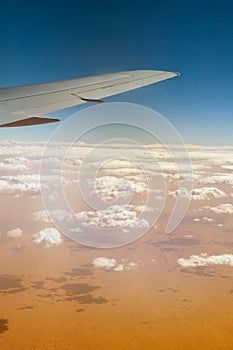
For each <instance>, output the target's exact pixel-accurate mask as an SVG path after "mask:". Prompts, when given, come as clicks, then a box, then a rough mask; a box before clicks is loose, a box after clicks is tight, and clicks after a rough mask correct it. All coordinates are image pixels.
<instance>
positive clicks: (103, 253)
mask: <svg viewBox="0 0 233 350" xmlns="http://www.w3.org/2000/svg"><path fill="white" fill-rule="evenodd" d="M3 146H4V145H3ZM16 148H17V149H16ZM2 150H5V149H4V147H2ZM212 151H213V150H211V149H208V148H207V149H198V148H197V147H195V146H193V147H191V151H190V153H192V157H193V159H194V160H193V162H194V164H199V165H200V168H199V169H197V170H196V171H194V173H195V174H199V175H200V177H199V178H198V179H195V181H194V188H203V187H206V186H207V187H217V188H218V189H219V190H221V191H223V192H224V193H225V194H226V195H225V196H221V195H219V197H216V198H212V197H211V196H212V195H211V194H209V196H210V198H208V196H207V197H206V198H204V199H203V198H202V199H193V200H192V201H191V205H190V207H189V210H188V212H187V214H186V216H185V218H184V220H183V221H182V223H181V224H180V225H179V227H178V228H177V229H176V230H175V231H174V232H172V233H171V234H166V233H164V226H165V224H166V222H167V218H168V216H169V205H167V206H166V207H165V210H164V212H163V215H162V217H161V218H160V219H159V221H158V224H157V227H153V228H151V229H150V230H149V232H147V233H146V234H145V235H144V236H143V237H142V238H141V239H138V240H137V241H135V242H134V243H132V244H129V245H126V246H123V247H120V248H112V249H93V248H88V247H84V246H81V245H78V244H77V243H75V242H72V241H70V240H69V239H67V238H65V237H64V236H62V241H61V242H58V243H57V244H56V243H55V244H47V245H49V246H45V245H44V244H42V243H43V242H41V243H38V244H37V243H35V241H33V240H32V236H33V235H35V234H36V233H38V232H39V231H40V230H43V229H44V228H45V227H51V226H52V225H51V223H48V222H47V223H46V222H45V221H43V220H42V219H41V220H35V213H36V212H38V211H40V210H43V205H42V203H41V199H40V195H39V193H38V192H37V191H36V190H35V191H34V192H33V191H31V192H30V191H28V190H23V189H22V188H20V190H19V189H16V190H15V192H14V193H13V192H12V193H11V192H10V191H9V190H6V187H2V191H1V193H2V194H1V198H0V212H1V227H0V233H1V236H0V262H1V263H0V349H3V350H12V349H17V350H27V349H28V350H29V349H38V350H39V349H41V350H42V349H43V350H44V349H61V350H62V349H67V350H69V349H70V350H71V349H72V350H73V349H80V350H89V349H93V350H94V349H95V350H98V349H113V350H118V349H121V350H137V349H138V350H139V349H168V350H182V349H187V348H188V349H201V350H215V349H216V350H221V349H224V350H225V349H231V348H233V333H232V324H233V274H232V272H233V260H232V261H231V260H227V262H226V261H224V262H223V263H220V261H222V260H221V259H222V256H223V255H224V254H228V255H231V254H232V253H233V251H232V248H233V240H232V232H233V220H232V215H233V214H232V213H231V211H230V210H231V207H230V206H229V207H228V210H229V212H224V209H222V208H220V209H217V210H218V212H216V210H215V209H214V210H215V211H214V210H213V209H210V207H212V208H216V207H218V206H220V205H222V204H229V205H232V204H233V197H232V196H231V193H233V190H232V185H233V182H232V183H230V182H229V181H228V180H226V179H228V178H229V174H230V175H231V171H230V170H229V169H223V168H221V166H222V165H224V166H225V165H226V164H229V159H230V157H231V154H232V150H231V149H230V150H229V149H225V148H219V149H218V152H219V155H218V157H216V159H215V161H214V162H213V163H211V162H212V161H213V157H212V156H211V155H212V154H213V152H212ZM5 152H6V150H5ZM20 152H21V153H20ZM20 152H19V145H14V146H12V150H11V157H17V156H19V153H20V155H21V156H22V154H23V152H25V150H22V149H21V150H20ZM160 152H161V151H160ZM195 152H196V153H197V154H196V155H194V153H195ZM2 154H3V161H2V163H4V160H5V159H7V158H9V154H5V153H4V152H3V151H2ZM35 154H38V155H37V157H38V158H39V156H40V152H39V151H38V150H36V151H35V153H33V151H32V150H31V160H32V159H33V160H36V156H35ZM215 154H216V152H215ZM27 156H28V154H27V152H25V157H26V158H27ZM207 159H208V162H209V164H207ZM165 162H166V160H165ZM8 163H9V162H8ZM20 163H21V164H22V163H23V161H22V160H21V162H20ZM25 164H26V163H25ZM203 166H208V168H207V169H204V170H203ZM36 172H38V164H37V163H36V162H35V164H32V163H31V164H30V167H29V166H28V165H27V169H23V170H22V172H21V173H20V174H26V173H30V174H31V173H36ZM18 173H19V172H17V171H15V169H14V168H13V167H12V169H10V170H9V169H7V170H1V175H2V176H8V175H9V174H10V175H12V176H13V175H16V174H18ZM219 173H221V174H225V175H224V176H225V177H226V179H225V180H222V179H220V180H219V179H216V178H215V179H212V181H215V183H214V184H213V183H212V184H211V183H208V181H209V180H208V179H207V180H205V181H207V182H205V183H204V182H203V179H206V178H207V177H210V176H213V175H214V174H215V175H216V174H219ZM70 174H71V173H69V175H68V176H71V175H70ZM227 176H228V177H227ZM5 180H6V178H5ZM15 181H16V180H15ZM17 181H19V180H17ZM219 181H220V182H219ZM176 185H177V183H176V181H175V180H174V182H170V184H168V189H169V191H170V192H172V191H175V189H176ZM73 186H74V184H72V183H69V184H68V187H66V191H67V193H70V197H71V202H72V203H73V206H74V207H76V209H77V208H78V210H86V209H85V206H83V205H80V203H81V202H80V201H81V199H79V200H78V201H77V194H76V195H74V194H73V195H72V193H74V192H73V191H74V187H73ZM4 188H5V189H4ZM15 194H17V195H16V196H15ZM142 195H145V194H144V193H143V194H142ZM142 198H143V197H142ZM173 201H174V199H173V196H172V195H170V196H169V203H170V204H171V203H173ZM138 202H140V200H139V199H138ZM169 203H168V204H169ZM221 210H222V212H221ZM205 218H207V219H205ZM16 228H20V229H21V230H22V233H20V232H19V231H16V232H15V231H14V232H13V233H10V232H11V231H12V230H14V229H16ZM126 234H127V233H126ZM202 253H207V254H208V256H220V259H219V260H218V262H216V261H217V260H216V258H215V260H213V261H215V262H214V263H213V262H212V263H209V262H208V263H204V264H203V266H194V267H192V266H184V264H183V265H182V264H181V263H179V262H178V259H180V258H184V259H189V257H190V256H191V255H198V256H199V257H200V256H201V254H202ZM100 257H106V258H111V259H115V262H116V264H117V265H116V266H118V270H117V269H115V267H109V266H107V265H105V266H101V267H99V266H97V264H95V260H94V259H96V258H100ZM229 259H230V258H229ZM119 265H120V266H121V267H120V268H119Z"/></svg>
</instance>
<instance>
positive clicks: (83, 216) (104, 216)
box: [76, 205, 149, 228]
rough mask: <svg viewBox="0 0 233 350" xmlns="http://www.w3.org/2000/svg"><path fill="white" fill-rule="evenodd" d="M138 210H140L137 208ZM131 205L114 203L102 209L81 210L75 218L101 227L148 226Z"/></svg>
mask: <svg viewBox="0 0 233 350" xmlns="http://www.w3.org/2000/svg"><path fill="white" fill-rule="evenodd" d="M138 212H140V211H139V210H138ZM138 212H137V209H136V208H135V207H133V206H132V205H114V206H111V207H108V208H107V209H104V210H96V211H82V212H79V213H77V214H76V216H77V218H78V219H79V220H80V221H81V222H82V223H85V224H86V225H92V226H95V227H102V228H142V227H149V223H148V221H147V220H145V219H141V218H139V217H138Z"/></svg>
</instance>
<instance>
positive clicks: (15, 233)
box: [7, 227, 23, 238]
mask: <svg viewBox="0 0 233 350" xmlns="http://www.w3.org/2000/svg"><path fill="white" fill-rule="evenodd" d="M22 235H23V231H22V230H21V228H19V227H17V228H15V229H13V230H10V231H8V232H7V236H8V237H14V238H16V237H20V236H22Z"/></svg>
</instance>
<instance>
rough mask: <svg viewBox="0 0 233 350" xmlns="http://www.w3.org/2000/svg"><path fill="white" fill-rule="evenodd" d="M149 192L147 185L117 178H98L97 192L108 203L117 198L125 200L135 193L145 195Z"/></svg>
mask: <svg viewBox="0 0 233 350" xmlns="http://www.w3.org/2000/svg"><path fill="white" fill-rule="evenodd" d="M146 192H147V188H146V186H145V183H143V182H138V183H136V182H134V181H130V180H127V179H124V178H123V179H122V178H117V177H115V176H102V177H98V178H96V183H95V191H94V193H96V194H97V196H98V197H100V198H102V199H103V200H106V201H111V200H114V199H117V198H125V197H129V196H131V195H132V194H133V193H137V194H143V193H146Z"/></svg>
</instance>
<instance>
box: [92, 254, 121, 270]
mask: <svg viewBox="0 0 233 350" xmlns="http://www.w3.org/2000/svg"><path fill="white" fill-rule="evenodd" d="M92 264H93V265H94V266H95V267H100V268H103V269H106V270H110V269H112V268H114V267H116V266H117V262H116V260H115V259H113V258H104V257H99V258H95V259H93V261H92Z"/></svg>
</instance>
